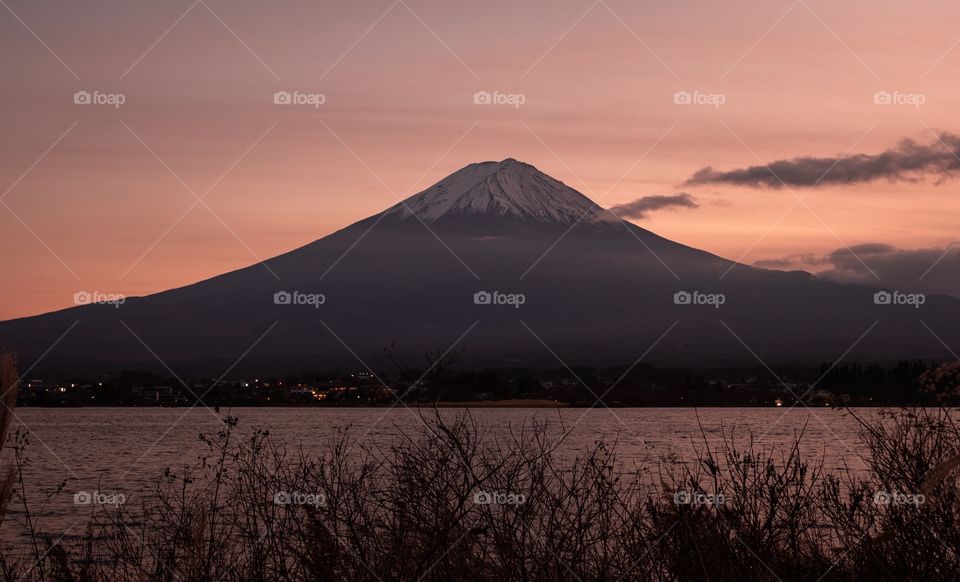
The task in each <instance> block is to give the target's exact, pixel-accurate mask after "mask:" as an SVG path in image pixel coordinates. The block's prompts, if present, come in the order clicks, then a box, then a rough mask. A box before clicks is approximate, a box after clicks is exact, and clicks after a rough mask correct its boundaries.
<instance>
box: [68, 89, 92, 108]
mask: <svg viewBox="0 0 960 582" xmlns="http://www.w3.org/2000/svg"><path fill="white" fill-rule="evenodd" d="M92 102H93V95H91V94H90V92H89V91H77V92H76V93H74V94H73V103H74V104H75V105H90V104H91V103H92Z"/></svg>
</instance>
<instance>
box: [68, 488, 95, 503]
mask: <svg viewBox="0 0 960 582" xmlns="http://www.w3.org/2000/svg"><path fill="white" fill-rule="evenodd" d="M92 502H93V496H92V495H90V494H89V493H87V492H86V491H77V492H76V493H74V494H73V504H74V505H90V504H91V503H92Z"/></svg>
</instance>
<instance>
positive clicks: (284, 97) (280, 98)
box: [273, 91, 293, 105]
mask: <svg viewBox="0 0 960 582" xmlns="http://www.w3.org/2000/svg"><path fill="white" fill-rule="evenodd" d="M291 103H293V95H291V94H290V92H289V91H277V92H276V93H274V94H273V104H274V105H290V104H291Z"/></svg>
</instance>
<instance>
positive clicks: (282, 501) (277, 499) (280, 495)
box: [273, 491, 290, 505]
mask: <svg viewBox="0 0 960 582" xmlns="http://www.w3.org/2000/svg"><path fill="white" fill-rule="evenodd" d="M273 503H274V505H290V494H289V493H287V492H286V491H277V492H276V493H274V494H273Z"/></svg>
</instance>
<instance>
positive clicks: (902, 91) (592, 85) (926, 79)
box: [0, 0, 960, 319]
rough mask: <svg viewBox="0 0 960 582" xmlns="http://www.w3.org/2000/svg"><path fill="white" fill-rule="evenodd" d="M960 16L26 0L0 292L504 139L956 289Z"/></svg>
mask: <svg viewBox="0 0 960 582" xmlns="http://www.w3.org/2000/svg"><path fill="white" fill-rule="evenodd" d="M958 22H960V4H957V3H955V2H946V1H936V2H914V3H910V4H909V5H908V4H906V3H901V2H892V1H890V2H877V1H871V2H865V1H859V0H857V1H849V2H843V3H834V2H827V1H825V0H806V1H800V0H797V1H779V0H778V1H762V2H761V1H755V2H740V1H734V2H723V3H716V2H702V1H693V0H691V1H678V2H671V3H634V2H627V1H625V0H600V1H596V2H594V1H591V0H579V1H568V0H551V1H550V2H546V1H528V2H523V3H517V2H507V1H488V2H473V3H465V2H441V1H439V0H383V1H358V2H349V3H348V2H342V3H331V2H315V1H311V2H300V1H286V0H277V1H273V2H269V3H265V2H250V1H247V0H233V1H230V2H228V1H226V0H184V1H182V2H180V1H171V0H167V1H165V2H154V1H141V2H136V3H131V2H129V1H126V2H121V1H101V2H93V3H77V2H68V1H60V0H54V1H49V2H43V3H39V2H29V1H27V0H4V3H2V4H0V78H2V79H3V83H0V132H2V136H3V139H2V140H0V249H2V250H0V268H2V271H3V273H4V274H5V275H6V276H5V277H4V279H3V282H2V283H0V319H9V318H14V317H21V316H25V315H32V314H37V313H43V312H47V311H51V310H54V309H60V308H64V307H68V306H72V305H73V296H74V294H75V293H76V292H78V291H88V292H94V291H96V292H100V293H121V294H125V295H128V296H132V295H143V294H148V293H153V292H157V291H161V290H164V289H169V288H173V287H178V286H182V285H185V284H189V283H192V282H195V281H198V280H202V279H205V278H208V277H211V276H214V275H217V274H220V273H223V272H226V271H230V270H234V269H237V268H241V267H244V266H247V265H249V264H252V263H255V262H257V261H259V260H262V259H266V258H269V257H272V256H275V255H278V254H281V253H283V252H286V251H288V250H292V249H294V248H296V247H299V246H302V245H304V244H307V243H309V242H311V241H314V240H316V239H319V238H322V237H323V236H325V235H327V234H330V233H331V232H334V231H336V230H338V229H340V228H343V227H344V226H347V225H349V224H351V223H353V222H355V221H357V220H360V219H362V218H365V217H367V216H369V215H372V214H375V213H377V212H379V211H381V210H383V209H385V208H387V207H389V206H392V205H393V204H395V203H396V202H397V200H398V198H402V197H406V196H409V195H412V194H414V193H416V192H418V191H420V190H423V189H425V188H426V187H428V186H429V185H430V184H432V183H434V182H436V181H437V180H439V179H441V178H443V177H444V176H446V175H448V174H450V173H452V172H454V171H455V170H457V169H459V168H461V167H463V166H464V165H467V164H469V163H472V162H478V161H485V160H501V159H504V158H508V157H512V158H516V159H520V160H523V161H525V162H527V163H531V164H533V165H535V166H537V167H538V168H539V169H540V170H542V171H544V172H546V173H548V174H550V175H552V176H554V177H556V178H557V179H560V180H562V181H564V182H565V183H567V184H569V185H570V186H572V187H574V188H576V189H578V190H580V191H581V192H583V193H584V194H585V195H587V196H589V197H590V198H592V199H594V200H595V201H596V202H597V203H599V204H601V205H603V206H606V207H620V208H627V209H630V208H632V209H633V210H634V211H633V212H632V213H630V216H629V217H628V219H629V220H632V221H634V222H636V223H637V224H639V225H641V226H643V227H644V228H649V229H651V230H653V231H654V232H656V233H658V234H661V235H663V236H666V237H668V238H670V239H673V240H676V241H678V242H681V243H684V244H687V245H691V246H694V247H698V248H702V249H705V250H708V251H711V252H713V253H716V254H718V255H721V256H724V257H727V258H730V259H733V260H739V261H741V262H746V263H750V264H758V265H761V266H766V267H770V268H782V269H792V268H804V269H807V270H812V271H818V272H821V273H824V274H825V275H824V276H831V277H835V278H838V279H844V280H855V281H863V280H866V281H868V282H869V281H870V280H871V279H877V280H879V279H881V278H888V277H889V278H892V279H896V278H898V277H899V278H904V277H906V278H909V279H911V280H915V281H919V280H920V279H921V278H922V279H923V285H929V286H931V289H932V290H943V289H946V291H947V292H960V283H958V282H957V281H956V278H955V276H954V275H953V273H956V272H957V270H955V269H954V267H956V265H957V257H956V255H957V249H956V248H954V247H952V244H953V243H954V241H956V240H957V238H958V233H957V224H960V203H958V202H957V200H956V196H955V194H954V192H955V191H956V188H957V181H956V180H955V179H954V171H955V169H956V168H957V167H960V158H958V159H956V162H957V166H954V165H953V162H954V159H955V156H954V154H955V153H956V152H957V151H960V148H958V144H960V141H954V139H955V138H954V132H956V133H960V123H958V120H957V115H956V112H957V111H958V110H960V91H958V83H960V81H958V80H957V76H956V70H957V67H958V65H960V46H958V45H960V25H958V24H957V23H958ZM277 92H287V93H289V94H291V100H296V101H298V103H283V102H281V103H275V94H276V93H277ZM478 92H487V93H490V94H491V100H492V101H494V103H482V102H481V103H477V102H475V101H476V99H475V94H476V93H478ZM87 94H89V98H88V97H87ZM77 101H79V102H77ZM85 101H91V102H85ZM281 101H283V99H282V96H281ZM481 101H483V99H482V98H481ZM903 140H912V142H906V143H905V142H904V141H903ZM797 158H803V159H800V160H797ZM706 168H710V169H706ZM770 170H774V172H772V173H771V172H770ZM825 170H826V173H825V172H824V171H825ZM652 197H657V198H652ZM644 199H646V200H644ZM671 201H673V202H671ZM631 204H632V206H631ZM637 209H639V211H637ZM921 275H922V277H921ZM951 277H953V278H951Z"/></svg>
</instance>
